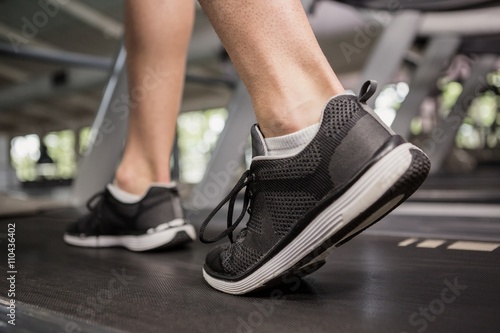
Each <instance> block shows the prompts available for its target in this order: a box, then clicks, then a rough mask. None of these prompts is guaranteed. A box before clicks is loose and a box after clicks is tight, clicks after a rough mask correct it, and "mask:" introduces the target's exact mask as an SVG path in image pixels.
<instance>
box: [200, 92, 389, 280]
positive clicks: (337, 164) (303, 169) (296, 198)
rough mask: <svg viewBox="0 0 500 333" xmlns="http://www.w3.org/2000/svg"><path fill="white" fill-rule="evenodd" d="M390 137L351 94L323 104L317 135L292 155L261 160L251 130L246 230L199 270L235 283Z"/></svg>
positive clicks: (257, 140)
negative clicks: (251, 158) (232, 280)
mask: <svg viewBox="0 0 500 333" xmlns="http://www.w3.org/2000/svg"><path fill="white" fill-rule="evenodd" d="M392 134H393V133H391V131H390V130H389V129H388V128H387V127H386V126H385V125H383V124H382V123H381V122H380V120H379V119H377V118H376V116H374V114H373V113H372V111H371V110H368V109H367V107H366V105H364V104H362V103H360V101H359V99H358V98H357V97H356V96H352V95H341V96H337V97H335V98H333V99H332V100H331V101H330V102H329V103H328V105H327V106H326V108H325V110H324V113H323V118H322V121H321V125H320V128H319V131H318V133H317V134H316V136H315V137H314V139H313V140H312V141H311V142H310V143H309V145H308V146H307V147H305V148H304V149H303V150H302V151H301V152H300V153H298V154H297V155H295V156H291V157H286V158H271V157H267V156H262V154H264V153H265V148H264V147H262V146H263V142H262V135H261V134H260V133H258V128H257V125H254V127H253V128H252V141H253V142H252V144H253V152H254V154H256V155H257V156H254V159H253V161H252V164H251V166H250V170H249V174H250V175H251V181H250V182H249V183H248V185H247V187H248V188H247V192H248V195H249V196H250V198H251V203H250V207H249V212H250V213H251V214H250V219H249V221H248V223H247V228H246V229H244V231H243V233H242V234H240V235H239V236H238V239H237V240H236V241H235V243H233V244H231V245H226V246H222V247H218V248H216V249H214V250H213V252H212V253H210V254H209V256H208V257H207V260H206V263H205V270H206V271H207V272H208V273H209V274H212V275H215V276H218V277H220V278H236V279H237V278H242V277H244V276H245V275H246V274H248V273H249V272H251V270H252V269H254V268H257V267H258V265H259V263H261V262H265V261H266V260H264V259H265V257H266V256H272V255H273V253H275V252H276V251H278V250H279V249H280V248H282V247H284V246H285V245H286V244H287V242H288V241H289V240H291V239H293V237H294V236H295V235H296V234H297V233H299V232H300V231H301V230H302V229H303V228H304V227H305V226H307V223H308V222H310V221H311V220H312V219H313V218H314V216H315V214H317V213H319V212H320V211H321V207H322V206H323V205H325V204H328V203H329V202H331V201H332V200H334V198H335V197H336V196H338V195H339V194H340V193H341V192H342V191H343V190H344V189H345V187H346V186H347V185H348V184H350V183H351V182H353V181H354V180H355V178H356V177H357V175H359V173H361V172H362V170H363V169H364V168H366V167H367V166H368V164H369V163H370V160H371V159H372V156H374V155H375V153H376V152H377V150H378V149H380V147H382V146H383V144H384V143H385V142H386V141H387V140H388V139H389V138H390V137H391V136H392ZM259 155H260V156H259Z"/></svg>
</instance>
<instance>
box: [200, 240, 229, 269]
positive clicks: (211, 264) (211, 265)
mask: <svg viewBox="0 0 500 333" xmlns="http://www.w3.org/2000/svg"><path fill="white" fill-rule="evenodd" d="M228 247H229V244H224V245H219V246H217V247H216V248H214V249H213V250H212V251H210V252H209V253H208V254H207V256H206V258H205V271H206V272H207V273H209V274H214V273H215V274H226V271H225V270H224V266H223V265H222V254H223V253H224V252H225V251H227V249H228Z"/></svg>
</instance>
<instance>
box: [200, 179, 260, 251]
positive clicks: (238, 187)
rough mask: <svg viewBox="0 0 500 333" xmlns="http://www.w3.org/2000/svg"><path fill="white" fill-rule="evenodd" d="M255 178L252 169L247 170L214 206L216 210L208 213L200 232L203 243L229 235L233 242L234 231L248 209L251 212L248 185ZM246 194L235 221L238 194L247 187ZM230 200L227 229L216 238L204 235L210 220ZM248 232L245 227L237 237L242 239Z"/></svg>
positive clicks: (250, 192)
mask: <svg viewBox="0 0 500 333" xmlns="http://www.w3.org/2000/svg"><path fill="white" fill-rule="evenodd" d="M253 180H254V175H253V173H251V172H250V170H247V171H245V172H244V173H243V175H242V176H241V178H240V179H239V180H238V182H237V183H236V185H235V186H234V188H233V189H232V190H231V192H229V194H228V195H227V196H226V197H225V198H224V199H223V200H222V201H221V202H220V203H219V204H218V205H217V207H215V208H214V210H213V211H212V212H211V213H210V214H209V215H208V217H207V218H206V219H205V221H203V223H202V224H201V227H200V232H199V238H200V241H201V242H202V243H207V244H208V243H215V242H217V241H219V240H221V239H223V238H224V237H226V236H227V237H228V238H229V240H230V242H231V244H232V243H234V242H233V231H234V230H235V229H236V227H237V226H238V224H240V222H241V221H242V220H243V218H244V217H245V214H246V212H247V211H248V213H249V214H251V209H250V208H249V205H250V200H251V197H252V191H251V190H250V187H249V186H248V185H249V184H250V183H251V182H253ZM245 187H246V189H245V195H244V197H243V209H242V211H241V213H240V215H239V216H238V218H237V219H236V221H234V222H233V212H234V204H235V202H236V198H237V196H238V193H240V191H241V190H242V189H243V188H245ZM228 201H229V208H228V213H227V229H226V230H224V231H223V232H222V233H220V234H219V235H218V236H216V237H214V238H206V237H205V236H204V234H205V229H206V227H207V225H208V224H209V223H210V221H211V220H212V219H213V217H214V216H215V214H217V212H218V211H219V210H220V209H221V208H222V207H223V206H224V205H225V204H226V203H227V202H228ZM244 234H246V232H245V229H243V230H242V231H241V233H240V234H239V235H238V236H237V239H240V235H244Z"/></svg>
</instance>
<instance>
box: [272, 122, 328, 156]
mask: <svg viewBox="0 0 500 333" xmlns="http://www.w3.org/2000/svg"><path fill="white" fill-rule="evenodd" d="M319 126H320V123H317V124H314V125H311V126H309V127H306V128H304V129H302V130H300V131H297V132H295V133H292V134H287V135H283V136H277V137H274V138H268V139H264V141H265V142H266V146H267V156H292V155H296V154H298V153H299V152H301V151H302V149H304V148H305V147H306V146H307V145H308V144H309V142H311V141H312V139H313V138H314V137H315V136H316V133H318V130H319Z"/></svg>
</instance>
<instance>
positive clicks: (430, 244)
mask: <svg viewBox="0 0 500 333" xmlns="http://www.w3.org/2000/svg"><path fill="white" fill-rule="evenodd" d="M445 242H446V241H444V240H441V239H426V240H424V241H423V242H420V243H418V244H417V247H423V248H426V249H435V248H436V247H438V246H441V245H443V244H444V243H445Z"/></svg>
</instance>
